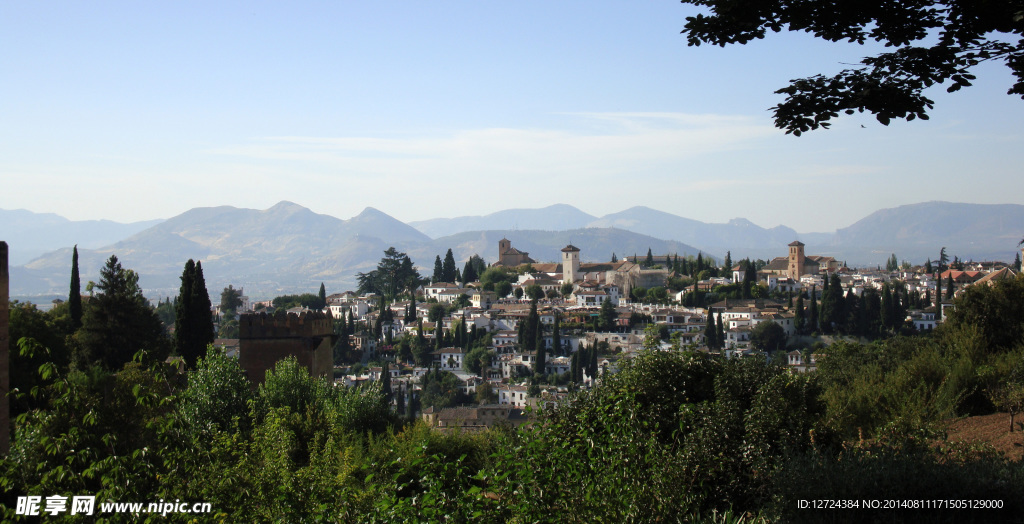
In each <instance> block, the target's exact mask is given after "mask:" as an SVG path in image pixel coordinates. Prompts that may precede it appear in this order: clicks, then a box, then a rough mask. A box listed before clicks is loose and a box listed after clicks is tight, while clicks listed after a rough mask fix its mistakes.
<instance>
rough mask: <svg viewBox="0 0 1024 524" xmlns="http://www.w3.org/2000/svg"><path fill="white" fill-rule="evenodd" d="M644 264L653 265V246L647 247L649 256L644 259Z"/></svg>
mask: <svg viewBox="0 0 1024 524" xmlns="http://www.w3.org/2000/svg"><path fill="white" fill-rule="evenodd" d="M644 265H645V266H646V267H651V266H653V265H654V255H653V254H652V253H651V248H647V258H646V259H644Z"/></svg>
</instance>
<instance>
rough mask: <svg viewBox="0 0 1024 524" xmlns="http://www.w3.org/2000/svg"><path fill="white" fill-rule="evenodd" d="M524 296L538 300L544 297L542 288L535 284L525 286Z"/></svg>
mask: <svg viewBox="0 0 1024 524" xmlns="http://www.w3.org/2000/svg"><path fill="white" fill-rule="evenodd" d="M526 296H527V297H529V298H530V300H533V301H537V300H540V299H542V298H544V288H542V287H540V286H538V285H537V284H530V285H529V286H526Z"/></svg>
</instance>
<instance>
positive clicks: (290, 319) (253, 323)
mask: <svg viewBox="0 0 1024 524" xmlns="http://www.w3.org/2000/svg"><path fill="white" fill-rule="evenodd" d="M333 333H334V322H333V320H332V319H331V317H330V315H328V314H326V313H321V312H319V311H305V312H303V313H302V314H299V315H296V314H295V313H287V314H282V315H268V314H266V313H243V314H242V315H241V317H240V318H239V319H238V338H240V339H246V338H297V337H320V336H325V335H332V334H333Z"/></svg>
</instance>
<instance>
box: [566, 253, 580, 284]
mask: <svg viewBox="0 0 1024 524" xmlns="http://www.w3.org/2000/svg"><path fill="white" fill-rule="evenodd" d="M579 274H580V248H578V247H576V246H574V245H572V244H569V245H568V246H565V247H563V248H562V283H563V284H564V283H566V282H568V283H570V284H571V283H573V282H575V281H576V277H577V276H578V275H579Z"/></svg>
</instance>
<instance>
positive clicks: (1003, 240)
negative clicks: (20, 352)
mask: <svg viewBox="0 0 1024 524" xmlns="http://www.w3.org/2000/svg"><path fill="white" fill-rule="evenodd" d="M11 217H14V218H11ZM0 218H3V222H0V239H4V240H7V241H8V243H9V244H10V246H11V254H12V255H11V261H12V266H13V267H12V270H11V272H12V275H11V292H12V294H14V295H36V294H48V293H53V294H56V295H61V294H66V293H67V286H68V274H69V270H70V260H71V246H72V245H73V244H75V243H76V242H77V243H78V245H79V254H80V266H81V274H82V281H83V282H87V281H89V280H97V279H98V275H99V269H100V267H102V265H103V263H104V262H105V261H106V259H107V258H108V257H109V256H110V255H111V254H116V255H117V256H118V258H119V259H121V261H122V264H123V265H124V266H125V267H129V268H132V269H134V270H136V271H137V272H138V273H139V274H140V275H141V283H142V285H143V287H144V288H145V289H146V290H147V293H148V294H149V295H151V296H157V295H160V296H167V295H173V294H176V293H177V287H178V285H179V280H178V278H179V277H180V275H181V268H182V267H183V266H184V263H185V261H186V260H188V259H189V258H193V259H197V260H201V261H202V262H203V268H204V272H205V275H206V279H207V283H208V285H209V287H210V289H212V290H214V291H216V290H218V289H221V288H223V287H224V286H226V285H228V284H232V285H234V286H235V287H243V286H244V287H245V288H246V291H247V293H248V294H249V295H250V296H253V297H257V298H258V297H269V296H274V295H276V294H280V293H286V292H288V293H290V292H300V291H303V292H304V291H315V289H316V288H317V287H319V284H320V282H324V283H325V284H326V285H327V287H328V289H330V290H342V289H349V288H353V287H354V285H355V275H356V273H357V272H365V271H369V270H371V269H373V268H374V267H375V266H376V264H377V262H378V261H379V260H380V257H381V256H382V254H383V251H384V250H385V249H387V248H388V247H389V246H394V247H396V248H397V249H399V250H400V251H404V252H406V253H408V254H409V256H410V257H411V258H412V259H413V261H414V262H415V263H416V264H417V265H418V266H419V267H420V268H421V273H426V274H428V275H429V273H430V271H431V270H432V268H433V260H434V257H435V256H437V255H442V256H443V255H444V253H445V251H446V250H447V249H448V248H451V249H452V251H453V253H454V254H455V257H456V259H457V260H459V261H464V260H466V259H467V258H468V257H469V256H471V255H473V254H480V255H481V256H483V257H484V259H485V260H487V261H488V262H493V261H494V260H495V259H496V255H497V254H496V249H497V243H498V240H500V239H501V238H502V237H507V238H509V239H510V240H511V241H512V244H513V246H515V247H516V248H518V249H521V250H524V251H528V252H529V253H530V255H531V257H533V258H534V259H536V260H540V261H554V260H557V259H558V257H559V249H561V248H562V247H564V246H565V245H566V244H568V243H572V244H574V245H576V246H578V247H579V248H580V249H581V250H582V253H581V256H582V258H583V260H585V261H605V260H608V259H609V258H610V257H611V255H612V253H613V252H614V253H616V254H617V255H618V256H619V257H620V258H621V257H623V256H627V255H632V254H634V253H635V254H639V255H643V254H645V253H646V252H647V249H648V248H650V249H651V250H652V251H653V252H654V253H657V254H664V253H679V254H680V255H688V254H696V253H697V252H698V251H703V252H704V253H705V254H710V255H712V256H713V257H715V258H720V257H721V256H723V255H724V254H725V252H726V251H731V254H732V257H733V259H734V260H736V259H740V258H743V257H747V256H749V257H752V258H764V259H770V258H771V257H775V256H782V255H784V254H785V252H786V247H785V246H786V244H788V243H789V242H792V241H793V240H794V239H799V240H801V241H803V242H804V243H805V244H807V252H808V254H818V255H831V256H835V257H836V258H838V259H840V260H846V261H847V262H849V263H850V264H851V265H876V264H881V263H883V262H884V261H885V260H886V259H887V258H888V257H889V256H890V254H891V253H896V255H897V257H898V258H899V259H900V260H910V261H911V262H914V263H923V262H924V260H925V259H926V258H929V257H930V258H933V259H934V258H936V257H937V256H938V251H939V249H940V248H941V247H943V246H945V247H946V251H947V253H948V254H949V255H950V256H952V255H957V256H959V257H961V258H963V259H965V260H970V259H973V260H992V259H998V260H1004V261H1007V262H1009V261H1012V260H1013V256H1014V252H1015V249H1016V244H1017V242H1018V241H1019V240H1020V238H1021V237H1022V236H1024V206H1021V205H1016V204H1006V205H980V204H955V203H947V202H927V203H922V204H914V205H908V206H901V207H898V208H892V209H884V210H880V211H877V212H875V213H873V214H871V215H869V216H868V217H865V218H864V219H862V220H860V221H858V222H856V223H854V224H852V225H851V226H849V227H846V228H842V229H840V230H838V231H836V232H833V233H803V234H800V233H797V232H796V231H794V230H793V229H791V228H789V227H785V226H777V227H773V228H763V227H761V226H758V225H756V224H753V223H751V222H750V221H748V220H746V219H742V218H737V219H733V220H730V221H729V222H727V223H724V224H708V223H704V222H700V221H697V220H692V219H688V218H683V217H679V216H677V215H673V214H670V213H665V212H662V211H657V210H654V209H650V208H647V207H642V206H638V207H633V208H630V209H626V210H624V211H621V212H618V213H612V214H609V215H605V216H603V217H594V216H592V215H589V214H587V213H585V212H583V211H580V210H579V209H576V208H575V207H572V206H570V205H566V204H558V205H554V206H549V207H546V208H541V209H511V210H505V211H500V212H496V213H492V214H490V215H486V216H465V217H457V218H438V219H433V220H427V221H420V222H412V223H410V224H405V223H403V222H401V221H399V220H397V219H395V218H393V217H391V216H389V215H387V214H386V213H383V212H381V211H379V210H376V209H373V208H366V209H365V210H363V212H361V213H360V214H359V215H356V216H355V217H352V218H350V219H348V220H341V219H338V218H335V217H332V216H329V215H323V214H317V213H314V212H312V211H310V210H309V209H306V208H304V207H302V206H300V205H298V204H294V203H291V202H281V203H279V204H277V205H275V206H273V207H271V208H269V209H266V210H254V209H240V208H235V207H230V206H220V207H212V208H195V209H192V210H189V211H187V212H185V213H182V214H181V215H178V216H176V217H173V218H170V219H168V220H165V221H152V222H148V223H136V224H116V223H113V222H107V221H89V222H72V221H68V220H66V219H63V218H61V217H58V216H56V215H52V214H35V213H31V212H28V211H22V210H19V211H3V210H0ZM118 235H121V236H120V237H118V238H115V239H114V240H110V239H111V238H112V237H115V236H118ZM26 246H27V247H26ZM33 250H36V251H38V250H47V251H48V252H46V253H45V254H43V255H42V256H38V257H35V258H34V259H31V260H29V259H30V258H32V253H33ZM19 262H20V263H19ZM460 265H461V262H460Z"/></svg>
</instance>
